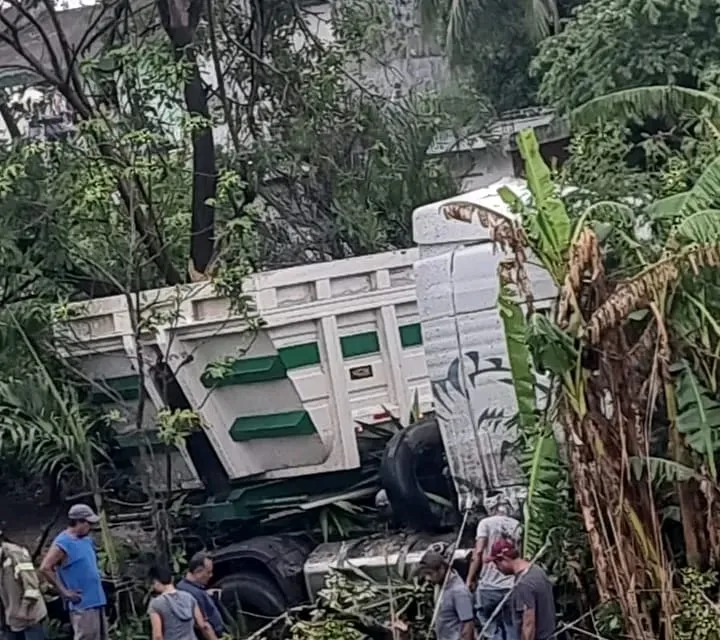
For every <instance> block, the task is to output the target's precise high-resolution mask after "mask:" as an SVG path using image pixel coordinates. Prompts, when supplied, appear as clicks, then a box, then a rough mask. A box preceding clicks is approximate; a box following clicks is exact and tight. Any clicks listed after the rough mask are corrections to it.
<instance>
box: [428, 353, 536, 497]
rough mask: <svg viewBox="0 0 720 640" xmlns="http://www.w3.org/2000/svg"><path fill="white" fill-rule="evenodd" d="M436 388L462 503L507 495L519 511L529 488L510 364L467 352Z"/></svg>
mask: <svg viewBox="0 0 720 640" xmlns="http://www.w3.org/2000/svg"><path fill="white" fill-rule="evenodd" d="M432 388H433V396H434V399H435V412H436V416H437V419H438V422H439V424H440V426H441V429H442V430H443V437H444V438H448V439H450V440H451V441H452V445H451V447H452V450H453V451H454V452H455V455H453V456H451V458H452V459H450V460H448V462H449V466H450V473H451V475H452V477H453V480H454V482H455V487H456V489H457V491H458V494H459V497H460V500H461V504H462V503H466V504H467V503H468V502H470V503H474V504H478V503H480V504H482V503H484V502H485V501H486V499H487V498H488V496H489V495H492V494H493V493H496V492H502V493H503V494H505V495H506V497H507V498H508V499H509V500H510V502H511V504H513V506H514V507H516V508H518V509H519V507H520V503H521V502H522V500H523V498H524V496H525V493H526V490H525V488H524V477H523V474H522V471H521V469H520V467H519V464H518V462H517V456H516V455H515V454H516V452H517V447H518V434H517V429H516V426H515V425H516V407H515V396H514V392H513V388H512V374H511V371H510V368H509V367H508V366H507V363H506V362H505V361H503V359H502V358H497V357H492V358H482V357H481V356H480V354H479V353H478V352H477V351H468V352H466V353H464V354H463V356H462V357H456V358H455V359H453V360H452V362H451V363H450V365H449V366H448V368H447V371H446V374H445V376H444V377H443V378H441V379H439V380H434V381H433V382H432ZM469 425H472V428H471V429H468V426H469ZM448 444H450V443H447V442H446V446H447V445H448ZM467 476H470V477H467Z"/></svg>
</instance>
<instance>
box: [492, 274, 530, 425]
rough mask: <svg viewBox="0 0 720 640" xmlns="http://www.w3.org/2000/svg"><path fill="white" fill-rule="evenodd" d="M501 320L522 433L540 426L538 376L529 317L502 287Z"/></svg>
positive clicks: (500, 296)
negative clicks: (533, 363)
mask: <svg viewBox="0 0 720 640" xmlns="http://www.w3.org/2000/svg"><path fill="white" fill-rule="evenodd" d="M497 305H498V311H499V312H500V320H501V321H502V323H503V331H504V333H505V345H506V347H507V353H508V359H509V362H510V371H511V373H512V381H513V390H514V392H515V400H516V402H517V406H518V420H519V423H520V427H521V428H522V429H528V428H530V427H532V426H533V425H534V424H535V422H536V410H537V406H536V397H535V375H534V373H533V371H532V368H531V364H530V362H531V354H530V349H529V348H528V345H527V341H526V334H527V327H526V323H525V314H524V313H523V311H522V308H521V307H520V305H519V304H518V302H517V301H516V300H515V299H514V297H513V295H512V292H511V291H510V289H509V288H508V287H507V286H503V285H501V287H500V293H499V295H498V300H497Z"/></svg>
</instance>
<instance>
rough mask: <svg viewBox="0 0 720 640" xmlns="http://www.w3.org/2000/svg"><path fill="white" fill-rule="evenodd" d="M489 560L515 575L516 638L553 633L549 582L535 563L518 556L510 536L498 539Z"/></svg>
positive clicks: (545, 638)
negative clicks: (517, 625)
mask: <svg viewBox="0 0 720 640" xmlns="http://www.w3.org/2000/svg"><path fill="white" fill-rule="evenodd" d="M490 560H491V561H492V562H494V563H495V566H496V567H497V568H498V569H499V570H500V571H501V572H502V573H504V574H507V575H514V576H515V586H514V587H513V596H514V603H515V610H516V612H517V614H518V617H519V619H520V640H549V638H552V636H553V634H554V633H555V598H554V597H553V587H552V582H550V579H549V578H548V576H547V574H546V573H545V572H544V571H543V570H542V569H541V568H540V567H538V566H536V565H533V564H531V563H530V562H528V561H527V560H525V559H524V558H521V557H520V553H519V552H518V550H517V548H516V547H515V545H514V544H513V543H512V542H511V541H510V540H498V541H497V542H496V543H495V544H493V546H492V549H491V550H490Z"/></svg>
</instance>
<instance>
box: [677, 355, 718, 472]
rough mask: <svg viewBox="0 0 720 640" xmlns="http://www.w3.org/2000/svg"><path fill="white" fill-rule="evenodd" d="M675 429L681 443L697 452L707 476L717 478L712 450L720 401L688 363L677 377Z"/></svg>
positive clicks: (716, 431)
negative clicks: (678, 433) (703, 462)
mask: <svg viewBox="0 0 720 640" xmlns="http://www.w3.org/2000/svg"><path fill="white" fill-rule="evenodd" d="M676 395H677V405H678V415H677V429H678V431H679V432H680V433H681V434H683V436H684V437H685V442H686V443H687V445H688V447H690V448H691V449H692V450H693V451H695V452H696V453H698V454H700V455H701V456H702V457H703V460H704V461H705V463H706V464H707V467H708V472H709V474H710V477H711V478H713V479H717V471H716V468H715V452H716V451H718V450H720V403H718V401H717V400H715V399H714V398H713V396H712V394H711V393H710V392H709V391H708V389H706V388H704V387H703V386H702V385H701V383H700V381H699V380H698V379H697V377H696V376H695V374H694V373H693V371H692V369H691V368H690V365H689V363H688V362H684V363H683V365H682V369H681V371H680V373H679V375H678V377H677V382H676Z"/></svg>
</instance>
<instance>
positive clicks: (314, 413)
mask: <svg viewBox="0 0 720 640" xmlns="http://www.w3.org/2000/svg"><path fill="white" fill-rule="evenodd" d="M416 258H417V251H416V250H409V251H398V252H390V253H383V254H377V255H373V256H363V257H359V258H354V259H350V260H338V261H333V262H328V263H324V264H316V265H309V266H303V267H295V268H291V269H283V270H280V271H275V272H268V273H261V274H256V275H253V276H252V277H250V278H248V280H247V282H246V285H245V287H244V291H245V292H246V294H247V295H248V296H250V298H251V300H252V302H253V304H254V305H255V308H256V309H257V313H258V315H259V316H260V317H261V318H262V320H263V322H264V326H263V328H262V329H261V330H260V331H259V332H258V334H257V335H253V334H251V332H248V331H246V326H245V324H244V322H243V320H242V318H241V317H238V316H234V315H232V314H231V313H230V305H229V302H228V301H227V300H224V299H222V298H220V297H219V296H218V295H217V294H216V293H215V291H214V290H213V288H212V286H210V285H209V283H201V284H196V285H187V286H183V287H180V288H176V289H170V288H168V289H161V290H157V291H147V292H143V294H142V295H141V296H140V307H141V310H142V313H141V315H143V316H148V315H150V314H155V315H157V314H158V312H159V311H162V312H164V313H166V314H167V317H164V318H162V319H161V320H160V321H159V322H155V323H154V327H153V331H150V332H147V334H146V335H145V336H144V340H143V342H144V345H145V346H144V353H145V356H146V360H147V361H148V363H152V362H153V361H154V360H155V359H156V358H157V351H158V350H159V352H160V353H162V354H163V356H164V359H165V360H166V361H167V362H168V363H169V365H170V368H171V370H172V371H173V373H174V375H175V378H176V379H177V381H178V382H179V384H180V386H181V388H182V390H183V391H184V393H185V395H186V397H187V399H188V401H189V402H190V405H191V406H192V407H193V408H195V409H196V410H197V411H198V413H199V415H200V416H201V418H202V421H203V424H204V426H205V429H206V433H207V435H208V437H209V438H210V440H211V442H212V443H213V445H214V448H215V449H216V451H217V453H218V456H219V458H220V461H221V463H222V464H223V466H224V468H225V470H226V472H227V473H228V475H229V477H230V478H231V479H239V478H244V477H248V476H259V477H263V478H267V479H271V478H283V477H292V476H294V475H301V474H302V475H304V474H311V473H319V472H327V471H339V470H346V469H352V468H355V467H357V466H358V465H359V456H358V448H357V442H356V430H357V428H358V426H359V425H358V423H359V422H371V423H373V422H382V421H384V420H387V419H388V412H389V413H390V414H392V415H394V416H396V417H398V418H399V419H400V420H401V421H402V422H404V423H406V422H407V419H408V417H409V414H410V408H411V406H412V400H413V397H414V395H415V392H416V390H417V393H418V395H419V398H420V400H421V408H422V410H424V411H427V410H429V409H430V408H431V407H432V398H431V390H430V384H429V381H428V380H427V372H426V367H425V359H424V352H423V347H422V342H421V337H420V328H419V326H418V322H419V317H418V313H417V307H416V292H415V284H414V273H413V270H412V264H413V262H414V261H415V259H416ZM74 312H75V314H76V315H77V317H74V318H73V319H71V320H69V321H68V323H67V324H66V326H65V327H64V330H63V333H64V334H65V336H66V338H68V347H67V349H68V351H69V353H71V354H72V355H73V356H75V357H77V358H79V359H80V361H81V363H82V367H83V368H84V369H85V372H86V375H88V377H90V378H92V379H95V380H106V381H107V380H112V379H114V378H117V377H118V376H119V375H120V374H122V375H123V376H127V375H135V374H136V368H137V359H136V358H135V357H134V355H133V353H134V347H135V345H134V342H135V340H134V338H133V331H132V328H131V327H132V323H131V316H130V313H129V312H128V307H127V300H126V298H125V297H123V296H116V297H112V298H105V299H98V300H93V301H91V302H89V303H86V304H83V305H75V308H74ZM153 350H155V351H153ZM108 351H110V352H112V353H113V358H114V360H113V362H114V363H115V364H111V363H110V361H108V360H107V359H105V360H98V356H99V354H101V353H105V352H108ZM228 358H230V359H232V358H234V359H235V360H236V361H237V362H239V363H240V365H244V364H247V363H248V361H251V362H252V363H256V365H257V366H260V364H262V363H263V362H267V363H270V362H271V361H273V360H275V361H277V360H278V358H280V359H282V360H283V361H284V364H283V365H282V368H283V371H282V374H278V375H275V374H272V375H271V373H269V372H267V371H260V372H259V373H258V371H255V372H254V374H253V372H250V374H253V375H255V374H258V375H264V376H265V378H264V379H262V380H261V381H252V380H251V379H250V378H252V375H250V374H247V375H245V374H243V375H245V379H244V380H243V381H238V382H237V383H233V384H227V385H224V384H220V383H219V382H218V380H213V381H212V382H211V383H210V384H209V385H208V384H204V383H203V380H202V378H203V375H204V374H205V373H206V372H207V371H208V368H210V369H211V370H212V369H213V368H215V369H216V370H217V369H218V363H219V362H221V361H223V360H227V359H228ZM118 363H119V364H118ZM257 363H260V364H257ZM240 365H238V366H240ZM256 365H253V366H256ZM225 366H226V367H227V368H231V365H230V364H228V365H225ZM232 366H233V367H234V366H235V364H234V363H232ZM268 366H270V365H269V364H268ZM273 366H274V365H273ZM118 367H119V369H118ZM222 368H223V367H220V369H222ZM234 371H235V369H232V372H234ZM232 372H231V373H232ZM246 373H247V372H246ZM276 373H277V372H276ZM216 374H217V371H216ZM233 375H234V374H233ZM230 377H232V376H230ZM240 377H242V376H240ZM220 382H222V381H220ZM111 386H112V385H111ZM154 387H155V385H154V383H153V382H152V380H151V378H150V376H146V392H147V393H148V396H149V398H150V399H151V400H152V401H153V402H154V403H155V404H156V405H157V406H162V400H161V399H160V393H159V389H156V388H154ZM126 404H128V406H130V407H132V405H133V401H129V402H126ZM278 415H280V416H286V417H287V416H291V417H292V418H293V419H296V418H298V416H300V418H298V420H299V421H300V423H299V424H298V423H297V420H296V423H293V424H280V425H278V424H277V422H278V420H279V419H278V418H277V417H275V418H273V416H278ZM283 419H284V418H283ZM238 420H240V423H238ZM273 420H275V423H273ZM243 421H244V422H243ZM264 421H265V423H264ZM237 424H241V426H242V424H246V425H248V424H249V427H248V429H249V430H250V431H251V432H250V433H249V434H241V436H240V437H238V436H237V431H233V429H237V426H236V425H237ZM308 425H310V426H308ZM272 429H276V431H277V433H273V432H272ZM282 429H287V435H283V433H282ZM293 429H294V430H295V431H294V432H293ZM298 429H300V431H298ZM303 429H305V431H303ZM253 430H254V433H255V435H253V433H252V431H253ZM310 431H312V432H310Z"/></svg>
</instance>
